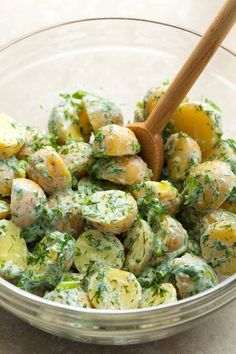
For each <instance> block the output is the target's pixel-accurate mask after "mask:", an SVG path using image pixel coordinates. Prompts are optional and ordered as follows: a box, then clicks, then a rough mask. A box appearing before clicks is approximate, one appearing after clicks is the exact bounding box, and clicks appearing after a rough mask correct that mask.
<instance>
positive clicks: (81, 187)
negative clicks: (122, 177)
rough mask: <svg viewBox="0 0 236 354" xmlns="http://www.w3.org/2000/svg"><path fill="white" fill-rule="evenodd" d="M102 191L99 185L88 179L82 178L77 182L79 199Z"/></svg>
mask: <svg viewBox="0 0 236 354" xmlns="http://www.w3.org/2000/svg"><path fill="white" fill-rule="evenodd" d="M100 191H103V188H102V187H101V186H100V184H99V183H98V182H97V181H95V180H93V179H92V178H90V177H83V178H81V179H80V180H79V182H78V195H79V196H80V197H81V198H85V197H88V196H89V195H91V194H93V193H96V192H100Z"/></svg>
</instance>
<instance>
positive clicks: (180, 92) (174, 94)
mask: <svg viewBox="0 0 236 354" xmlns="http://www.w3.org/2000/svg"><path fill="white" fill-rule="evenodd" d="M235 21H236V0H228V1H227V2H226V3H225V4H224V6H223V8H222V9H221V10H220V12H219V13H218V15H217V16H216V18H215V19H214V20H213V22H212V23H211V25H210V26H209V27H208V29H207V31H206V32H205V34H204V35H203V37H202V38H201V39H200V41H199V42H198V44H197V46H196V47H195V49H194V50H193V52H192V53H191V55H190V56H189V58H188V59H187V61H186V62H185V63H184V65H183V67H182V69H181V70H180V71H179V73H178V74H177V76H176V78H175V79H174V81H173V82H172V84H171V85H170V87H169V89H168V90H167V91H166V93H165V94H164V95H163V97H162V98H161V99H160V101H159V102H158V103H157V104H156V106H155V108H154V109H153V111H152V112H151V114H150V115H149V117H148V119H147V120H146V121H145V123H144V124H145V126H146V127H147V129H148V130H150V131H151V132H152V133H154V134H158V133H161V132H162V130H163V129H164V128H165V126H166V124H167V123H168V122H169V120H170V119H171V117H172V115H173V113H174V112H175V110H176V109H177V107H178V106H179V104H180V103H181V101H182V100H183V99H184V97H185V96H186V94H187V93H188V92H189V90H190V89H191V87H192V86H193V84H194V83H195V81H196V80H197V78H198V77H199V75H200V74H201V72H202V71H203V69H204V68H205V67H206V65H207V64H208V62H209V61H210V59H211V58H212V56H213V55H214V53H215V52H216V50H217V48H218V47H219V46H220V44H221V43H222V41H223V40H224V38H225V37H226V35H227V33H228V32H229V31H230V29H231V28H232V27H233V25H234V23H235Z"/></svg>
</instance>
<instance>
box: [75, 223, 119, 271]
mask: <svg viewBox="0 0 236 354" xmlns="http://www.w3.org/2000/svg"><path fill="white" fill-rule="evenodd" d="M124 260H125V252H124V247H123V245H122V243H121V242H120V240H119V239H118V238H117V237H116V236H114V235H112V234H110V233H105V232H101V231H98V230H93V229H91V230H87V231H85V232H84V233H82V234H81V235H80V236H79V238H78V240H77V241H76V256H75V259H74V264H75V267H76V269H77V270H78V272H80V273H84V272H86V271H87V270H88V268H89V267H90V266H91V265H92V264H93V263H94V262H98V263H100V264H102V265H103V266H108V267H113V268H117V269H121V268H122V267H123V263H124Z"/></svg>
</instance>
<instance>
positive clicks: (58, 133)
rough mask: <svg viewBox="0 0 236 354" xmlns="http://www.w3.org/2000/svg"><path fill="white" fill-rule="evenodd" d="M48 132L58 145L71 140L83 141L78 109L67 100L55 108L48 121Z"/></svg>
mask: <svg viewBox="0 0 236 354" xmlns="http://www.w3.org/2000/svg"><path fill="white" fill-rule="evenodd" d="M48 130H49V132H50V133H51V134H53V135H54V136H55V137H56V138H57V143H58V144H59V145H63V144H66V143H67V142H68V141H73V140H76V141H83V140H84V136H83V133H82V131H81V127H80V124H79V111H78V107H77V106H76V105H74V104H73V103H72V102H71V101H67V100H65V101H63V102H61V103H60V104H58V105H57V106H55V107H54V108H53V110H52V112H51V114H50V117H49V120H48Z"/></svg>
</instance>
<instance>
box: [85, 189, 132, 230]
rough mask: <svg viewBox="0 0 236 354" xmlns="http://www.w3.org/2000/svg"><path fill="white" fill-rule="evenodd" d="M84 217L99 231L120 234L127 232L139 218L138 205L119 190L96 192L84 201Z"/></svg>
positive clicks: (129, 196)
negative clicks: (137, 217)
mask: <svg viewBox="0 0 236 354" xmlns="http://www.w3.org/2000/svg"><path fill="white" fill-rule="evenodd" d="M81 214H82V216H83V217H84V218H85V219H86V220H88V221H89V223H90V224H91V225H92V226H94V228H96V229H98V230H99V231H104V232H111V233H114V234H120V233H122V232H125V231H127V230H128V229H129V228H130V226H131V225H132V224H133V222H134V220H135V218H136V216H137V204H136V201H135V199H134V198H133V197H132V196H131V195H130V194H128V193H125V192H122V191H119V190H109V191H104V192H96V193H94V194H93V195H91V196H89V197H88V198H87V199H85V200H84V202H83V204H82V206H81Z"/></svg>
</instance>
